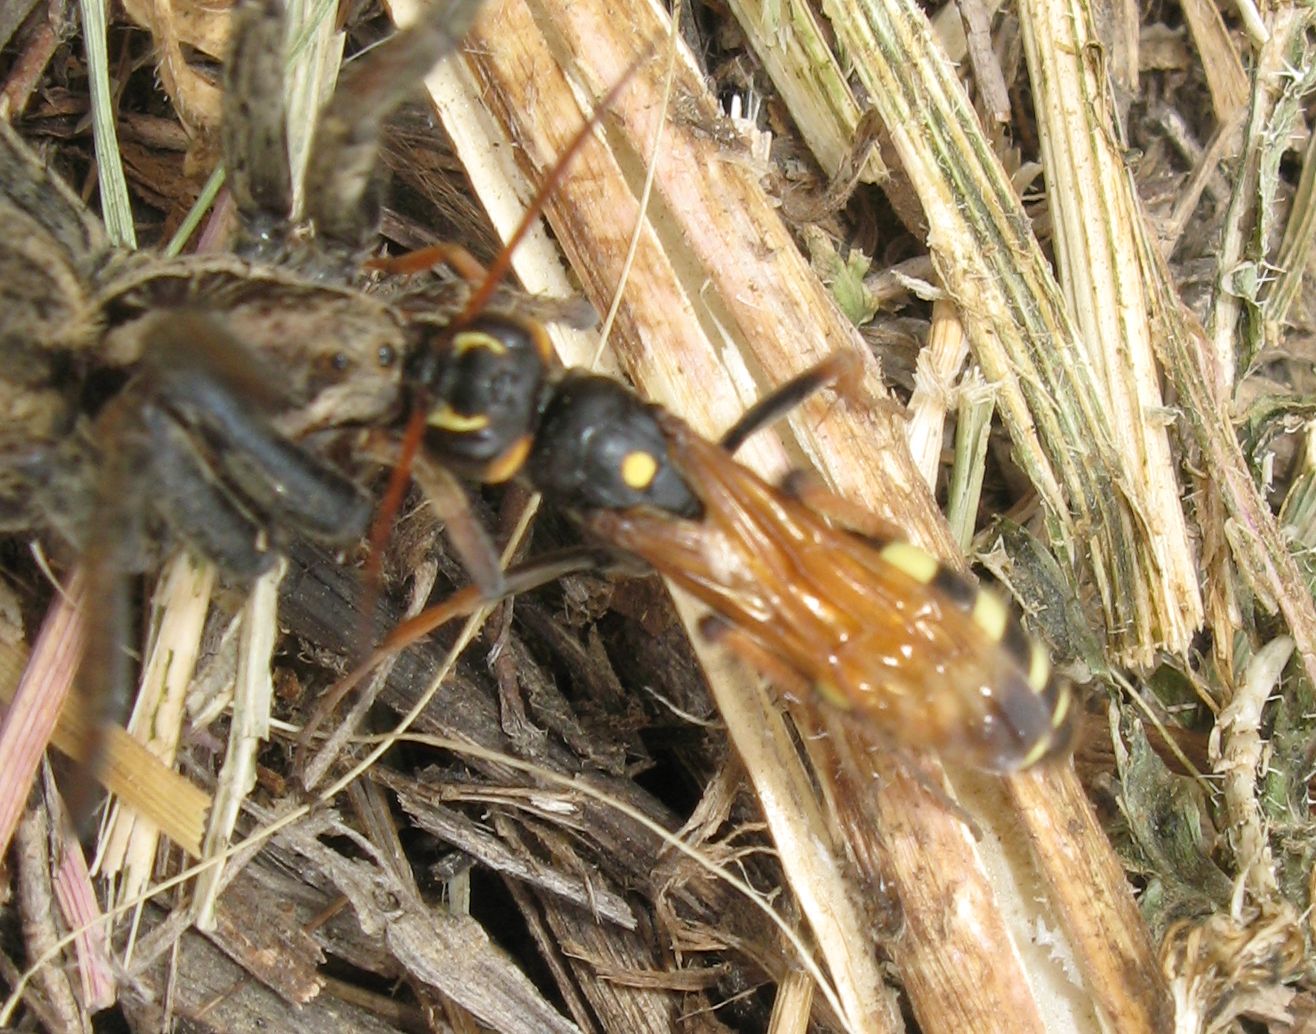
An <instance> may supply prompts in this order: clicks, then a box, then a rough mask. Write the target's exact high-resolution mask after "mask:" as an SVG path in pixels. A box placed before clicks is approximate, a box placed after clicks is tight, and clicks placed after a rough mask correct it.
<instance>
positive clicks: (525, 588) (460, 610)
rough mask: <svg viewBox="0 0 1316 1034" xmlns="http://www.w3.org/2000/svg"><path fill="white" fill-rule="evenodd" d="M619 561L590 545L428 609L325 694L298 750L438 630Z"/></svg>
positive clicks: (549, 556)
mask: <svg viewBox="0 0 1316 1034" xmlns="http://www.w3.org/2000/svg"><path fill="white" fill-rule="evenodd" d="M614 559H615V558H614V557H613V555H612V554H611V553H609V552H607V551H604V550H599V549H597V548H591V547H588V546H577V547H573V548H570V549H563V550H558V551H557V552H553V553H546V554H545V555H544V556H542V557H538V558H536V559H535V560H532V561H530V562H529V563H526V564H521V565H519V566H517V567H514V568H512V569H511V570H509V571H507V572H506V573H505V574H504V575H503V578H502V583H503V590H502V592H500V593H499V594H497V595H495V596H488V595H485V594H484V593H483V592H482V591H481V590H480V587H479V586H478V585H468V586H467V587H466V588H464V589H459V590H458V591H457V592H455V593H453V594H452V595H451V596H449V597H448V598H447V599H446V600H444V601H443V602H441V603H438V604H435V605H434V606H432V607H427V608H426V609H425V610H423V611H421V612H420V613H419V614H417V615H416V616H415V617H412V618H408V619H407V620H406V621H403V622H402V623H401V624H400V625H398V626H397V627H395V628H394V629H393V631H392V632H390V633H389V634H388V635H387V636H386V637H385V639H384V641H383V642H382V643H380V644H379V646H378V647H377V648H376V649H375V650H374V652H373V653H371V655H370V656H369V657H367V658H366V659H365V660H364V661H363V662H362V663H361V664H359V665H357V667H355V668H354V669H352V671H350V672H348V673H347V675H345V676H344V677H343V678H342V679H340V680H339V681H338V682H336V683H335V684H334V685H333V686H331V687H329V689H328V690H326V691H325V692H324V693H323V694H322V695H321V697H320V699H319V701H318V702H317V703H316V705H315V710H314V711H312V712H311V714H310V715H309V716H308V717H307V719H306V723H305V724H304V725H303V726H302V731H301V734H300V735H299V736H298V737H297V748H298V750H299V751H304V750H305V749H306V747H307V745H308V744H309V743H310V742H311V740H312V739H313V738H314V737H315V734H316V733H317V732H318V731H319V729H320V727H321V726H322V725H323V724H324V722H325V720H326V719H328V718H329V717H330V716H331V715H332V714H333V712H334V710H335V709H336V708H337V707H338V705H339V703H340V702H341V701H342V700H343V698H344V697H346V696H347V694H348V693H350V692H351V691H352V690H353V689H355V688H356V687H357V686H358V685H359V684H360V683H361V681H362V680H363V679H364V678H366V677H367V676H368V675H370V673H371V672H373V671H374V670H375V669H377V668H378V667H380V666H381V665H382V664H384V663H386V662H387V661H390V660H392V659H393V658H395V657H396V656H397V655H398V654H399V653H401V652H402V651H403V650H405V649H406V648H407V647H408V646H411V645H412V644H413V643H416V642H418V641H420V640H421V639H423V638H424V637H425V636H427V635H429V634H430V633H431V632H433V631H434V630H435V629H437V628H440V627H441V626H443V625H446V624H447V623H448V622H449V621H452V620H454V619H456V618H462V617H469V616H470V615H471V614H474V613H475V612H476V611H477V610H480V609H481V608H483V607H491V606H493V605H494V604H496V603H500V602H501V601H503V600H505V599H509V598H511V597H512V596H516V595H518V594H520V593H523V592H530V591H531V590H532V589H538V588H539V587H540V586H542V585H547V584H549V583H550V582H555V581H557V580H558V579H559V578H563V577H565V576H566V575H569V574H575V573H577V572H580V571H605V570H609V569H610V568H611V567H612V566H613V563H614ZM300 768H301V770H302V771H303V772H306V771H311V770H323V764H322V763H319V762H316V761H307V762H306V763H304V764H302V765H301V766H300Z"/></svg>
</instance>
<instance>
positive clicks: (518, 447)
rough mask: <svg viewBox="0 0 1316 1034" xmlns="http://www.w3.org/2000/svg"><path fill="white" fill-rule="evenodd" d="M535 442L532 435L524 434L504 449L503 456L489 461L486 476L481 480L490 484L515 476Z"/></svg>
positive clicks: (485, 470)
mask: <svg viewBox="0 0 1316 1034" xmlns="http://www.w3.org/2000/svg"><path fill="white" fill-rule="evenodd" d="M533 444H534V439H532V438H531V437H530V435H528V434H525V435H522V436H521V437H520V438H518V439H517V440H516V441H514V442H513V443H512V444H511V445H509V446H508V447H507V448H506V449H504V450H503V453H502V455H501V456H499V457H498V458H497V459H494V460H491V461H490V462H489V465H488V466H487V467H485V468H484V477H482V478H481V479H480V480H482V481H484V482H486V483H487V484H490V485H498V484H501V483H502V482H504V481H506V480H507V479H508V478H510V477H514V476H515V475H516V472H517V471H519V470H520V469H521V468H522V467H523V466H524V465H525V460H526V457H527V456H529V455H530V446H531V445H533Z"/></svg>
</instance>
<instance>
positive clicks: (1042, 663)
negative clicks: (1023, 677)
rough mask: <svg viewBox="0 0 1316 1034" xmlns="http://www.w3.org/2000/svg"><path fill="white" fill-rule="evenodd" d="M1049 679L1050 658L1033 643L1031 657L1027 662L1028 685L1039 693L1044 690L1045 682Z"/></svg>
mask: <svg viewBox="0 0 1316 1034" xmlns="http://www.w3.org/2000/svg"><path fill="white" fill-rule="evenodd" d="M1050 677H1051V658H1049V657H1048V656H1047V655H1046V651H1045V650H1044V649H1042V647H1041V646H1040V645H1039V644H1038V643H1033V650H1032V656H1031V657H1030V658H1029V662H1028V684H1029V685H1030V686H1032V687H1033V689H1034V690H1035V691H1036V692H1038V693H1041V692H1042V691H1043V690H1044V689H1046V680H1047V679H1049V678H1050Z"/></svg>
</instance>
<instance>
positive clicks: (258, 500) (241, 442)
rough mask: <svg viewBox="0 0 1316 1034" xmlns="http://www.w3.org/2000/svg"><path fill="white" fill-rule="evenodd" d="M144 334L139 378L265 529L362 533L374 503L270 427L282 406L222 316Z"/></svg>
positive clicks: (166, 322)
mask: <svg viewBox="0 0 1316 1034" xmlns="http://www.w3.org/2000/svg"><path fill="white" fill-rule="evenodd" d="M143 332H144V333H145V334H147V335H148V336H149V337H148V341H147V347H146V349H145V351H144V353H143V359H142V376H143V378H144V379H145V380H146V381H147V382H148V384H149V385H150V387H151V389H152V391H153V393H154V394H155V396H156V397H157V398H158V399H159V400H160V404H161V405H162V406H164V407H166V408H167V409H168V410H169V412H170V413H171V414H172V415H174V416H175V417H176V418H177V419H178V420H179V421H180V422H181V423H182V424H184V425H185V426H187V427H190V428H192V429H194V433H195V434H197V435H198V436H199V438H200V439H201V440H202V441H203V442H204V443H205V445H206V447H207V449H208V452H209V454H210V455H209V459H210V465H211V466H213V468H214V469H215V470H216V472H217V473H219V474H221V475H223V477H224V479H225V481H226V483H227V484H228V485H229V486H230V487H231V488H232V489H233V490H235V491H236V492H237V493H238V494H239V495H241V496H242V498H243V499H244V500H245V501H246V502H247V503H249V504H250V507H251V509H252V510H253V512H255V513H257V514H259V515H260V516H261V517H262V518H263V520H264V521H265V523H266V524H267V525H269V526H270V527H272V528H282V527H287V528H291V529H294V530H296V531H299V532H301V533H303V534H305V535H307V536H309V537H311V538H314V539H317V540H319V541H321V542H326V543H335V542H351V541H354V540H356V539H359V538H360V537H361V536H362V535H363V534H364V532H365V529H366V526H367V525H368V524H369V522H370V509H371V503H370V499H369V497H368V496H367V495H366V494H365V493H364V492H363V491H362V490H361V489H360V488H359V487H358V486H357V485H355V484H354V483H353V482H351V481H349V480H348V479H347V478H345V477H344V476H343V475H342V474H340V473H339V472H338V471H336V470H335V469H334V468H333V467H331V466H330V465H328V464H327V463H325V462H324V461H322V460H320V459H319V458H318V457H316V456H315V455H314V454H312V453H310V452H308V451H306V450H305V449H302V448H301V447H299V446H298V445H297V444H295V443H294V442H291V441H289V440H288V439H287V438H285V437H284V436H283V435H282V434H280V433H279V432H278V431H277V430H275V429H274V427H273V426H272V425H271V424H270V422H269V417H268V415H267V414H268V412H269V411H270V407H272V406H273V405H274V404H275V403H277V401H278V399H277V397H276V396H273V395H272V393H271V391H270V388H269V385H270V384H273V383H275V381H274V378H273V376H272V375H271V373H270V371H268V370H265V369H263V368H262V365H261V364H260V363H259V361H258V360H257V358H256V357H255V356H253V355H252V354H250V353H249V352H248V351H247V350H246V349H245V348H243V347H242V346H241V344H240V343H239V342H238V341H236V340H234V339H233V338H232V337H231V336H229V335H228V334H227V332H225V331H224V330H223V328H222V327H221V326H220V325H219V323H218V322H217V321H216V320H213V319H211V318H209V317H207V316H205V315H202V314H201V313H196V312H186V311H184V312H175V313H170V314H169V315H168V316H162V317H159V318H157V319H155V320H151V321H149V322H148V323H147V324H146V327H145V328H144V331H143ZM201 516H204V515H201Z"/></svg>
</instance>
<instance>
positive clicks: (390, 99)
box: [306, 0, 480, 253]
mask: <svg viewBox="0 0 1316 1034" xmlns="http://www.w3.org/2000/svg"><path fill="white" fill-rule="evenodd" d="M479 9H480V0H447V2H440V3H438V4H436V5H435V6H434V7H433V8H431V9H430V10H429V11H427V12H426V13H425V14H424V16H423V17H422V18H421V20H420V21H418V22H416V24H415V25H412V26H411V27H409V28H407V29H404V30H402V31H401V32H399V33H398V34H397V35H396V36H393V37H392V38H391V39H389V40H387V41H386V42H384V43H382V44H380V45H379V46H378V47H375V48H374V49H373V50H371V51H370V52H369V53H368V54H366V55H364V56H363V57H362V58H361V59H360V60H358V61H355V62H353V63H352V64H350V65H348V67H347V68H346V70H345V71H344V72H343V75H342V76H341V78H340V80H339V83H338V89H337V90H335V91H334V95H333V98H332V99H331V100H330V102H329V104H328V105H327V106H326V107H325V109H324V111H323V113H322V114H321V115H320V122H319V125H318V126H317V127H316V133H315V142H314V144H313V146H312V150H311V159H310V162H309V164H308V165H307V173H306V212H307V215H309V216H310V217H311V220H312V222H314V224H315V227H316V231H317V232H318V233H319V234H320V236H321V237H323V238H325V239H327V240H329V241H332V242H334V243H335V244H337V245H339V246H341V247H343V248H346V249H347V250H348V251H349V252H353V253H355V252H358V251H361V250H363V249H364V248H365V247H366V246H367V245H368V244H369V243H370V242H371V240H372V239H373V238H374V235H375V230H376V227H377V225H378V222H379V203H378V197H377V196H375V195H376V191H375V182H374V181H375V164H376V157H377V152H378V150H379V135H380V125H381V123H382V121H383V119H384V117H385V116H386V115H388V113H389V112H391V111H392V110H393V109H394V108H395V107H397V105H398V104H399V103H401V102H402V101H403V100H404V99H405V98H406V97H407V96H408V95H409V94H410V93H411V91H412V90H413V89H414V88H415V84H416V83H417V82H419V81H420V80H421V79H422V78H423V77H424V75H425V73H426V72H428V71H429V70H430V69H431V68H433V67H434V65H435V64H437V63H438V61H439V60H440V59H441V58H443V57H446V56H447V55H448V54H451V53H452V52H453V51H455V50H456V49H457V47H458V46H459V45H460V43H461V40H462V37H463V36H465V34H466V30H467V29H468V28H469V27H470V25H471V23H472V22H473V21H474V20H475V15H476V14H477V12H478V11H479Z"/></svg>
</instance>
